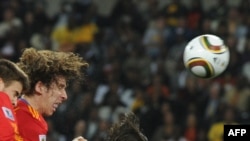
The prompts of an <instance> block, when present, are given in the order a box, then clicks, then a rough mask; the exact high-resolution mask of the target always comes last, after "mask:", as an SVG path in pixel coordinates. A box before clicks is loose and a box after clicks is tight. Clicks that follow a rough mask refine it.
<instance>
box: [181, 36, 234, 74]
mask: <svg viewBox="0 0 250 141" xmlns="http://www.w3.org/2000/svg"><path fill="white" fill-rule="evenodd" d="M229 57H230V53H229V49H228V47H227V46H226V45H225V44H224V41H223V40H222V39H221V38H220V37H218V36H216V35H211V34H204V35H200V36H197V37H195V38H194V39H192V40H191V41H190V42H189V43H188V44H187V45H186V47H185V50H184V54H183V60H184V65H185V67H186V69H188V70H189V71H190V72H191V73H192V74H193V75H195V76H196V77H199V78H214V77H216V76H218V75H220V74H222V73H223V72H224V71H225V69H226V68H227V66H228V64H229Z"/></svg>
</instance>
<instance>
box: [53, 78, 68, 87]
mask: <svg viewBox="0 0 250 141" xmlns="http://www.w3.org/2000/svg"><path fill="white" fill-rule="evenodd" d="M51 85H57V86H65V87H66V85H67V80H66V78H65V77H64V76H56V77H55V79H54V81H53V82H52V83H51Z"/></svg>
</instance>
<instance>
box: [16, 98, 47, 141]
mask: <svg viewBox="0 0 250 141" xmlns="http://www.w3.org/2000/svg"><path fill="white" fill-rule="evenodd" d="M15 112H16V117H17V123H18V128H19V133H20V135H19V136H20V137H22V138H23V140H24V141H46V134H47V132H48V125H47V123H46V121H45V120H44V118H43V116H42V115H41V114H39V113H38V111H37V110H35V109H34V108H32V107H31V106H30V105H29V104H28V103H27V101H25V100H24V99H19V100H18V102H17V107H16V108H15Z"/></svg>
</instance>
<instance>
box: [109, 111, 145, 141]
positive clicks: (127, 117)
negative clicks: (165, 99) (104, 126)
mask: <svg viewBox="0 0 250 141" xmlns="http://www.w3.org/2000/svg"><path fill="white" fill-rule="evenodd" d="M147 140H148V139H147V137H146V136H145V135H143V133H142V132H141V131H140V126H139V119H138V118H137V116H136V115H135V114H134V113H132V112H131V113H126V114H124V115H123V117H122V118H121V120H120V121H119V122H117V123H115V124H113V125H112V127H111V128H110V130H109V134H108V137H107V141H147Z"/></svg>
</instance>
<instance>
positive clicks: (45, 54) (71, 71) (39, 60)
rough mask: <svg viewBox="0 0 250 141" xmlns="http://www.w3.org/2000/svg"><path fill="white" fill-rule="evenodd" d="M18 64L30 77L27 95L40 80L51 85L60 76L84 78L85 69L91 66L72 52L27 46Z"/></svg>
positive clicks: (67, 78)
mask: <svg viewBox="0 0 250 141" xmlns="http://www.w3.org/2000/svg"><path fill="white" fill-rule="evenodd" d="M17 65H18V66H19V67H20V68H21V69H22V70H23V71H24V72H25V73H26V74H27V75H28V76H29V79H30V89H29V91H28V93H27V94H26V95H31V94H32V93H33V91H34V87H35V85H36V83H37V82H38V81H41V82H43V83H44V84H45V85H47V87H49V86H50V84H51V83H52V82H56V79H57V77H58V76H63V77H64V78H65V79H66V80H67V81H69V80H73V79H74V81H75V80H80V78H81V79H84V70H85V69H86V68H87V67H88V66H89V64H88V63H87V62H86V61H85V60H83V58H82V57H80V56H78V55H77V54H74V53H72V52H59V51H51V50H36V49H34V48H26V49H25V50H24V51H23V53H22V56H21V57H20V61H19V62H18V63H17Z"/></svg>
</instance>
